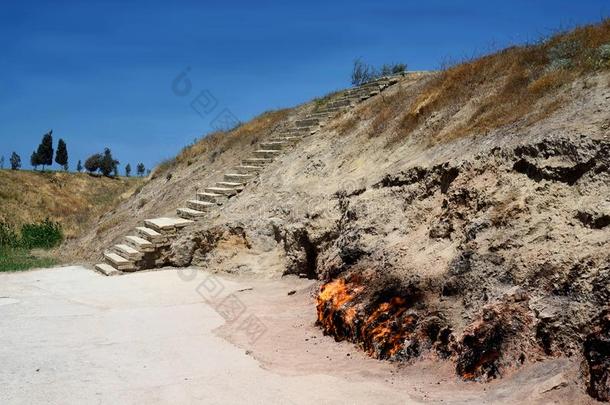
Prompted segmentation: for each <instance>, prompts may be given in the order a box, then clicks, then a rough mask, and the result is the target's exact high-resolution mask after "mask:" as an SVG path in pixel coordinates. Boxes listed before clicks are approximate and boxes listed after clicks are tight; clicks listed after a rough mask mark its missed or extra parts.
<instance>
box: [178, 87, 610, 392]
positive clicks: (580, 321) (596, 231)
mask: <svg viewBox="0 0 610 405" xmlns="http://www.w3.org/2000/svg"><path fill="white" fill-rule="evenodd" d="M604 80H607V76H606V77H603V78H601V79H599V83H600V87H599V89H598V90H597V91H599V94H598V95H597V96H595V97H591V98H590V99H588V101H587V102H586V103H584V109H586V108H590V109H591V110H590V114H588V115H587V116H588V121H587V122H582V121H581V122H580V123H579V126H576V125H575V124H576V123H575V122H571V123H569V125H566V126H565V128H564V130H561V129H560V128H558V125H559V123H558V121H557V119H558V117H556V116H552V117H550V118H549V119H548V120H547V121H545V122H541V123H539V124H538V125H536V126H534V127H527V128H518V127H513V128H511V129H509V130H507V133H502V131H501V130H498V131H497V132H494V133H491V134H488V135H487V136H484V137H480V138H475V139H472V138H471V139H467V140H462V141H456V142H452V143H447V144H443V145H437V146H434V147H431V148H430V147H425V148H424V147H422V146H421V145H418V144H417V143H415V142H409V141H407V142H405V143H404V144H403V145H400V146H397V147H395V148H393V149H388V148H384V146H383V145H382V143H381V142H382V141H381V140H379V139H371V138H367V137H365V136H364V135H362V134H361V133H359V130H358V129H355V130H354V131H353V132H351V133H350V134H348V135H346V136H343V137H338V136H337V133H336V132H333V130H332V129H331V130H329V131H327V132H325V133H323V134H320V135H319V136H315V137H312V138H310V139H309V140H308V141H306V142H305V143H304V144H303V145H302V147H301V148H299V149H298V150H297V151H295V152H291V153H289V154H288V155H286V156H284V157H283V158H282V159H280V160H279V161H278V162H276V163H274V164H273V165H272V166H271V167H269V168H268V169H266V171H265V172H264V173H263V174H262V175H261V178H260V180H259V181H257V182H255V183H254V184H251V185H249V186H248V187H247V189H246V190H245V192H244V193H243V194H242V195H240V196H239V197H237V198H235V200H234V201H231V202H229V204H227V205H226V206H225V207H224V208H223V209H222V210H221V211H220V212H218V213H216V214H215V215H214V216H213V217H212V218H210V221H209V222H208V221H206V222H205V223H202V224H200V225H198V226H197V227H195V228H193V229H191V230H190V231H189V232H188V233H187V234H185V235H184V236H183V237H182V239H181V240H179V241H178V242H176V243H175V244H174V246H173V248H172V254H171V255H170V256H168V258H167V263H168V264H170V265H175V266H184V265H187V264H194V265H200V266H204V267H206V268H212V269H217V270H219V271H229V272H247V273H258V274H264V275H266V276H269V275H273V274H275V275H278V276H279V275H281V274H299V275H301V276H303V277H311V278H317V279H319V280H321V281H322V282H323V284H322V287H321V290H320V295H319V297H318V323H319V325H320V326H321V327H322V328H323V329H324V330H325V331H326V332H327V333H329V334H331V335H333V336H335V338H336V339H338V340H349V341H352V342H354V343H356V344H358V345H359V346H361V347H362V349H363V350H365V351H367V352H368V353H370V354H371V355H372V356H375V357H378V358H380V359H391V360H402V361H404V360H409V359H413V358H417V357H419V356H424V355H425V356H429V355H433V356H438V357H439V358H442V359H450V360H452V361H454V362H455V367H456V373H457V374H458V375H460V376H462V377H463V378H465V379H475V380H488V379H490V378H495V377H500V376H502V375H503V374H504V373H505V372H507V371H509V370H511V369H516V368H518V367H519V366H520V365H521V364H523V363H525V362H531V361H537V360H540V359H543V358H545V357H548V356H568V357H571V358H574V359H583V365H584V369H586V370H591V371H589V372H588V373H589V374H588V375H591V378H590V380H587V381H588V383H587V384H588V385H589V386H590V387H592V388H591V390H594V391H597V392H600V390H601V391H603V389H607V384H606V383H605V382H601V383H600V382H599V380H600V379H601V380H603V381H605V377H604V376H605V374H604V373H605V372H606V371H603V372H601V373H600V372H599V371H595V370H598V369H599V368H600V366H599V364H600V361H599V360H592V359H599V358H600V356H599V355H593V354H591V355H585V350H584V346H583V344H584V343H585V341H587V342H589V343H588V344H589V346H588V347H595V348H597V349H596V350H598V351H602V352H603V351H604V350H605V349H603V344H602V343H596V342H598V341H599V339H602V340H603V339H604V338H603V334H604V333H605V332H603V330H604V329H603V328H602V329H599V330H598V329H596V327H597V326H596V323H595V322H594V321H593V320H594V319H596V318H597V317H598V315H599V312H600V309H601V308H603V307H604V306H606V305H607V301H608V295H609V294H610V290H609V289H608V288H609V287H608V286H610V279H608V277H610V267H609V263H610V249H609V247H610V226H609V223H610V221H609V219H610V211H609V208H610V200H609V198H610V197H609V196H610V171H609V168H610V140H609V139H608V134H607V131H606V129H604V128H605V125H606V123H607V122H608V118H610V116H609V115H608V111H607V110H599V109H597V108H596V103H597V102H599V98H600V97H608V87H607V81H604ZM413 86H416V84H414V85H413ZM593 93H594V94H596V93H595V92H593ZM587 104H588V105H587ZM363 108H364V107H363ZM572 108H574V112H576V110H577V108H578V107H576V106H568V107H567V108H566V109H564V110H563V111H562V112H561V114H569V112H570V111H572V110H571V109H572ZM354 114H356V115H357V114H358V111H356V112H355V113H354ZM578 114H584V111H583V104H582V103H581V104H580V106H579V108H578ZM350 118H351V117H350V116H344V117H342V118H341V119H340V120H343V121H348V120H349V119H350ZM340 125H341V123H340V122H339V123H337V127H339V126H340ZM579 127H580V129H579ZM590 128H594V130H591V129H590ZM363 131H364V130H363ZM594 330H598V332H594ZM591 333H593V334H595V333H597V335H595V336H593V335H590V334H591ZM600 334H601V337H599V336H600ZM587 356H588V357H587ZM604 361H605V360H604ZM602 363H603V361H602ZM603 364H605V363H603ZM602 368H603V369H604V370H606V368H605V366H603V367H602ZM583 381H584V380H583ZM600 384H602V388H601V389H600V388H599V385H600ZM596 396H597V397H600V398H602V397H603V395H601V394H599V395H596Z"/></svg>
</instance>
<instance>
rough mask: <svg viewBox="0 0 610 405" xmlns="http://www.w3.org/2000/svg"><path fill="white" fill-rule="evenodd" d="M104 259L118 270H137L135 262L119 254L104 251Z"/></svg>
mask: <svg viewBox="0 0 610 405" xmlns="http://www.w3.org/2000/svg"><path fill="white" fill-rule="evenodd" d="M104 259H105V260H106V262H107V263H108V264H111V265H112V267H114V268H115V269H117V270H120V271H135V270H137V268H136V265H135V263H134V262H132V261H130V260H128V259H126V258H124V257H123V256H119V255H118V254H116V253H112V252H104Z"/></svg>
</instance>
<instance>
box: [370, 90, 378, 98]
mask: <svg viewBox="0 0 610 405" xmlns="http://www.w3.org/2000/svg"><path fill="white" fill-rule="evenodd" d="M379 93H380V91H379V90H373V91H371V92H370V93H369V96H371V97H374V96H376V95H377V94H379Z"/></svg>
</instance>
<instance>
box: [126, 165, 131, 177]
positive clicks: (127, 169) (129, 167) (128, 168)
mask: <svg viewBox="0 0 610 405" xmlns="http://www.w3.org/2000/svg"><path fill="white" fill-rule="evenodd" d="M129 176H131V165H130V164H129V163H127V166H125V177H129Z"/></svg>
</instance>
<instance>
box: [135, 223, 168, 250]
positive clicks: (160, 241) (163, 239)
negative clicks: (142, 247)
mask: <svg viewBox="0 0 610 405" xmlns="http://www.w3.org/2000/svg"><path fill="white" fill-rule="evenodd" d="M136 233H137V234H138V236H139V237H140V238H142V239H146V240H147V241H149V242H150V243H152V244H154V245H155V246H163V245H166V244H167V243H168V240H167V236H166V235H163V234H162V233H159V232H157V231H155V230H154V229H151V228H148V227H145V226H137V227H136Z"/></svg>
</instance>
